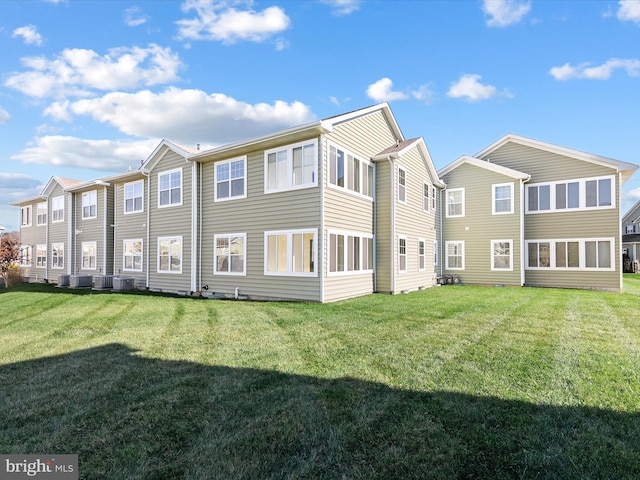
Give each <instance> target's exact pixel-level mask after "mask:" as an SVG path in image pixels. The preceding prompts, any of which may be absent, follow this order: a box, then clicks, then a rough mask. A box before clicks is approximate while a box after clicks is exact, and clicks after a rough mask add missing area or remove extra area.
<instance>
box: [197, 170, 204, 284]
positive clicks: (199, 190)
mask: <svg viewBox="0 0 640 480" xmlns="http://www.w3.org/2000/svg"><path fill="white" fill-rule="evenodd" d="M203 168H204V166H203V165H202V163H200V162H198V205H199V209H200V217H199V221H198V290H199V291H202V223H203V222H202V170H203Z"/></svg>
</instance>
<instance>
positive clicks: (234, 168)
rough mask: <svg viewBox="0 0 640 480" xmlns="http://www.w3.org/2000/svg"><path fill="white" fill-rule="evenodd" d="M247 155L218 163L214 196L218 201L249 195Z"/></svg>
mask: <svg viewBox="0 0 640 480" xmlns="http://www.w3.org/2000/svg"><path fill="white" fill-rule="evenodd" d="M246 170H247V157H242V158H234V159H232V160H226V161H224V162H218V163H216V178H215V182H214V184H213V185H214V186H213V189H214V198H215V200H216V201H220V200H230V199H233V198H246V196H247V175H246Z"/></svg>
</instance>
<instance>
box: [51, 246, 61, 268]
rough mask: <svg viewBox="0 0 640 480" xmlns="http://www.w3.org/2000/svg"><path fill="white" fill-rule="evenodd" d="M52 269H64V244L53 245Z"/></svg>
mask: <svg viewBox="0 0 640 480" xmlns="http://www.w3.org/2000/svg"><path fill="white" fill-rule="evenodd" d="M51 268H64V243H52V244H51Z"/></svg>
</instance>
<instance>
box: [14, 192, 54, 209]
mask: <svg viewBox="0 0 640 480" xmlns="http://www.w3.org/2000/svg"><path fill="white" fill-rule="evenodd" d="M46 199H47V198H46V197H43V196H42V195H38V196H36V197H29V198H23V199H22V200H16V201H15V202H10V203H9V205H11V206H12V207H21V206H22V205H24V204H25V203H33V202H42V201H43V200H46Z"/></svg>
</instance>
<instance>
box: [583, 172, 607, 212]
mask: <svg viewBox="0 0 640 480" xmlns="http://www.w3.org/2000/svg"><path fill="white" fill-rule="evenodd" d="M586 195H587V203H586V206H587V207H610V206H611V179H610V178H603V179H600V180H588V181H587V182H586Z"/></svg>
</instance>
